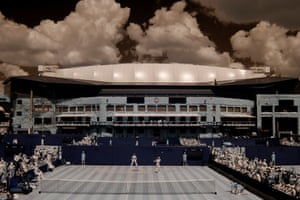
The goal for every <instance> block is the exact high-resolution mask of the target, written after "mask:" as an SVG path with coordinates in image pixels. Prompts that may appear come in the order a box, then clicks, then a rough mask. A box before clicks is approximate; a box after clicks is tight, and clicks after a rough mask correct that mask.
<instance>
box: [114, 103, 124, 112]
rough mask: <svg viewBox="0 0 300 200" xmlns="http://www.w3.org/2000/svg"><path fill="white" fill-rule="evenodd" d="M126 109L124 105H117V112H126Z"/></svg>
mask: <svg viewBox="0 0 300 200" xmlns="http://www.w3.org/2000/svg"><path fill="white" fill-rule="evenodd" d="M124 110H125V109H124V105H117V106H116V111H121V112H122V111H124Z"/></svg>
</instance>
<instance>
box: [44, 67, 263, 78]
mask: <svg viewBox="0 0 300 200" xmlns="http://www.w3.org/2000/svg"><path fill="white" fill-rule="evenodd" d="M43 75H44V76H51V77H56V78H66V79H79V80H90V81H101V82H116V83H122V82H123V83H125V82H126V83H207V82H214V81H218V82H219V81H234V80H244V79H253V78H262V77H266V76H265V74H263V73H255V72H253V71H251V70H245V69H232V68H226V67H216V66H207V65H192V64H178V63H171V64H158V63H130V64H113V65H93V66H84V67H72V68H64V69H56V70H55V71H54V72H44V73H43Z"/></svg>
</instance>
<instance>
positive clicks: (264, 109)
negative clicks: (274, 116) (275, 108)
mask: <svg viewBox="0 0 300 200" xmlns="http://www.w3.org/2000/svg"><path fill="white" fill-rule="evenodd" d="M261 111H262V112H272V106H262V107H261Z"/></svg>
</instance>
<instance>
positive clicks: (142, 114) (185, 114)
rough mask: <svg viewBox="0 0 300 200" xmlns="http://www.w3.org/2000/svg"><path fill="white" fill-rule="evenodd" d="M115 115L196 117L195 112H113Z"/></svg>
mask: <svg viewBox="0 0 300 200" xmlns="http://www.w3.org/2000/svg"><path fill="white" fill-rule="evenodd" d="M113 116H115V117H198V116H200V115H199V114H196V113H114V114H113Z"/></svg>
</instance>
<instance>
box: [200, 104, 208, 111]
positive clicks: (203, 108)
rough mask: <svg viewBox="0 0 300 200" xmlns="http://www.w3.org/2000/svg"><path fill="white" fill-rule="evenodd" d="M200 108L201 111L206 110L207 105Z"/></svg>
mask: <svg viewBox="0 0 300 200" xmlns="http://www.w3.org/2000/svg"><path fill="white" fill-rule="evenodd" d="M199 109H200V111H204V112H205V111H206V110H207V108H206V105H200V106H199Z"/></svg>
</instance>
